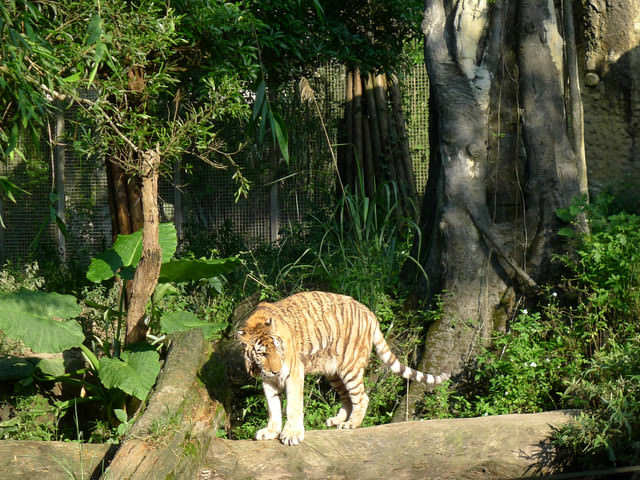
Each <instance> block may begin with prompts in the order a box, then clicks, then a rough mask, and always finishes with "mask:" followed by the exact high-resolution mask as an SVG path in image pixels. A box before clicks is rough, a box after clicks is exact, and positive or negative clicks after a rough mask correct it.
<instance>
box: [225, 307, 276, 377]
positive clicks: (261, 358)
mask: <svg viewBox="0 0 640 480" xmlns="http://www.w3.org/2000/svg"><path fill="white" fill-rule="evenodd" d="M262 313H264V312H259V311H257V312H255V313H254V314H253V315H251V316H250V317H249V318H248V319H247V321H246V323H245V325H244V327H243V328H241V329H240V330H238V331H237V332H236V334H237V335H238V338H239V339H240V342H242V344H243V346H244V364H245V367H246V368H247V373H248V374H249V375H251V376H253V377H257V376H260V375H262V376H263V377H276V376H278V375H279V374H280V371H281V370H282V364H283V360H284V348H283V342H282V339H281V338H280V337H279V336H278V335H277V334H276V333H275V332H274V331H273V329H272V327H273V320H272V319H271V318H270V317H269V316H268V315H264V314H262Z"/></svg>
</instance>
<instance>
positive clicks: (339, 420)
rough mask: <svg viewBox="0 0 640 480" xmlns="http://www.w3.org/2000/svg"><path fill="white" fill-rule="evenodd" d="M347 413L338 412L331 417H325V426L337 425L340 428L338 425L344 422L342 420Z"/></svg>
mask: <svg viewBox="0 0 640 480" xmlns="http://www.w3.org/2000/svg"><path fill="white" fill-rule="evenodd" d="M346 418H347V415H346V414H345V415H340V413H338V415H336V416H335V417H331V418H327V427H338V428H340V425H342V424H344V421H345V420H346Z"/></svg>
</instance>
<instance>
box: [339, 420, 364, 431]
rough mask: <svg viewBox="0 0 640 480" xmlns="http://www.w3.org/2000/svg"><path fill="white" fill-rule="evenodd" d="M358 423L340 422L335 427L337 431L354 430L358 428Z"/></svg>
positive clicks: (351, 421)
mask: <svg viewBox="0 0 640 480" xmlns="http://www.w3.org/2000/svg"><path fill="white" fill-rule="evenodd" d="M359 426H360V423H359V422H358V423H356V422H354V421H353V420H347V421H346V422H341V423H338V424H337V425H336V428H337V429H338V430H353V429H354V428H358V427H359Z"/></svg>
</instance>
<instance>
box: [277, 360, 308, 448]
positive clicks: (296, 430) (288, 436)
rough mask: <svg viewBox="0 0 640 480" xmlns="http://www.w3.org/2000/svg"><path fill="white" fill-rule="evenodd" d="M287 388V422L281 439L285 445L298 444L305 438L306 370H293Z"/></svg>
mask: <svg viewBox="0 0 640 480" xmlns="http://www.w3.org/2000/svg"><path fill="white" fill-rule="evenodd" d="M286 388H287V423H285V425H284V428H283V429H282V433H281V434H280V441H281V442H282V443H283V444H284V445H298V444H299V443H300V442H302V441H303V440H304V411H303V408H304V395H303V389H304V371H301V372H297V374H296V373H294V372H292V373H291V375H290V376H289V378H288V379H287V383H286Z"/></svg>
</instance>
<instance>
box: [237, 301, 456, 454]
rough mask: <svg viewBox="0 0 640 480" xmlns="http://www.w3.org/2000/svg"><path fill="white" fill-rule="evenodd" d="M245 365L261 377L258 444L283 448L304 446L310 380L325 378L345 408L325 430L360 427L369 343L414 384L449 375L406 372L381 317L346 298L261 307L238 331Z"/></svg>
mask: <svg viewBox="0 0 640 480" xmlns="http://www.w3.org/2000/svg"><path fill="white" fill-rule="evenodd" d="M236 334H237V337H238V338H239V340H240V342H241V344H242V347H243V348H244V362H245V367H246V369H247V373H249V374H250V375H251V376H253V377H262V385H263V390H264V395H265V397H266V401H267V410H268V421H267V425H266V427H265V428H262V429H261V430H258V432H257V433H256V435H255V439H256V440H271V439H279V440H280V442H281V443H283V444H284V445H298V444H299V443H300V442H302V441H303V440H304V424H303V420H304V412H303V388H304V377H305V374H307V373H321V374H323V375H324V376H325V377H326V379H327V380H328V382H329V384H330V385H331V387H332V388H333V389H334V390H336V392H337V393H338V395H339V396H340V400H341V403H342V405H341V407H340V409H339V410H338V413H337V415H336V416H334V417H331V418H329V419H327V421H326V423H327V426H329V427H331V426H335V427H337V428H338V429H352V428H357V427H359V426H360V424H361V423H362V420H363V419H364V416H365V413H366V410H367V407H368V405H369V397H368V396H367V394H366V392H365V387H364V383H363V378H364V370H365V367H366V366H367V363H368V362H369V356H370V353H371V344H373V345H375V347H376V352H377V354H378V356H379V357H380V359H381V360H382V362H383V363H384V364H385V365H386V366H387V367H389V369H390V370H391V371H392V372H393V373H395V374H397V375H400V376H402V377H404V378H407V379H409V380H413V381H418V382H423V383H427V384H439V383H442V382H444V381H446V380H447V379H449V375H448V374H446V373H442V374H440V375H437V376H434V375H431V374H426V373H423V372H420V371H417V370H414V369H412V368H410V367H407V366H404V365H402V363H400V361H399V360H398V359H397V358H396V356H395V355H394V354H393V353H392V352H391V350H390V349H389V345H388V344H387V342H386V340H385V339H384V336H383V335H382V332H381V330H380V325H379V323H378V320H377V318H376V316H375V315H374V314H373V312H371V310H369V308H367V307H366V306H365V305H363V304H362V303H360V302H358V301H356V300H354V299H353V298H351V297H348V296H345V295H339V294H335V293H327V292H320V291H312V292H302V293H296V294H294V295H291V296H289V297H287V298H284V299H283V300H280V301H278V302H275V303H269V302H261V303H260V304H259V305H258V306H257V307H256V309H255V310H254V311H253V313H251V314H250V315H249V316H248V318H247V319H246V321H245V322H244V324H243V325H242V326H240V328H239V329H238V330H237V331H236ZM283 392H285V393H286V396H287V407H286V416H287V421H286V424H285V425H284V428H282V407H281V403H280V396H281V394H282V393H283Z"/></svg>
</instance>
